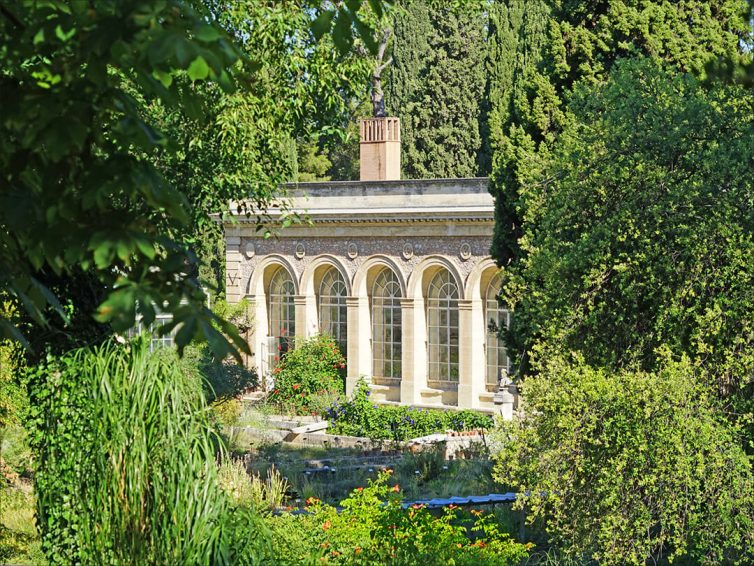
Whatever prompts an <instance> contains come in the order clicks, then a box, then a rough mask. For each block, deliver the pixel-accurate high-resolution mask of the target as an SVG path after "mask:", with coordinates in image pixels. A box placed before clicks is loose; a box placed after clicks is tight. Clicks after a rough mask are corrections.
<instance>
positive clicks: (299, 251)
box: [293, 242, 306, 259]
mask: <svg viewBox="0 0 754 566" xmlns="http://www.w3.org/2000/svg"><path fill="white" fill-rule="evenodd" d="M293 255H295V256H296V259H303V258H304V256H305V255H306V247H305V246H304V244H303V242H299V243H298V244H296V251H295V252H294V254H293Z"/></svg>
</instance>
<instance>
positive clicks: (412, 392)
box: [401, 299, 427, 405]
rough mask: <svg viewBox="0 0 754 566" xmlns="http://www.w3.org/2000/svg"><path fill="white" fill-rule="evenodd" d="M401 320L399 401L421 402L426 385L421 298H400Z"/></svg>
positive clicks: (423, 321)
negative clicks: (401, 352)
mask: <svg viewBox="0 0 754 566" xmlns="http://www.w3.org/2000/svg"><path fill="white" fill-rule="evenodd" d="M401 318H402V321H403V344H402V348H403V359H402V370H403V371H402V375H401V403H403V404H408V405H416V404H418V403H420V402H421V391H422V389H426V387H427V325H426V322H425V320H424V300H423V299H401Z"/></svg>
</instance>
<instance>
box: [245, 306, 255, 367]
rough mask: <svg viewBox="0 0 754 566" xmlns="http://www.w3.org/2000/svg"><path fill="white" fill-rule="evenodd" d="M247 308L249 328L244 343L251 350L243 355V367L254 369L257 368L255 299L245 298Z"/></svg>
mask: <svg viewBox="0 0 754 566" xmlns="http://www.w3.org/2000/svg"><path fill="white" fill-rule="evenodd" d="M246 302H247V307H246V314H247V316H248V317H249V320H250V321H251V328H249V332H248V334H247V336H246V342H247V343H248V344H249V350H251V354H250V355H248V356H247V355H244V365H245V366H246V367H247V368H254V369H256V367H257V365H256V364H257V356H256V353H257V352H258V350H257V342H256V340H257V326H256V322H257V304H256V303H257V301H256V298H254V297H253V296H247V297H246Z"/></svg>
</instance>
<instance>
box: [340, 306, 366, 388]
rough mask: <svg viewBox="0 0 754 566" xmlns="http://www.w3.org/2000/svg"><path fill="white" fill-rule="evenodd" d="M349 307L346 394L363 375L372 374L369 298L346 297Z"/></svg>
mask: <svg viewBox="0 0 754 566" xmlns="http://www.w3.org/2000/svg"><path fill="white" fill-rule="evenodd" d="M346 307H347V308H348V352H347V354H346V359H347V362H348V375H347V377H346V394H347V395H350V394H351V393H352V392H353V389H354V387H355V386H356V382H358V381H359V378H360V377H361V376H364V377H366V378H367V379H368V378H369V377H371V374H372V348H371V335H372V329H371V328H370V325H369V299H368V298H367V297H346Z"/></svg>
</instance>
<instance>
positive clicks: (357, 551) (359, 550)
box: [353, 546, 361, 555]
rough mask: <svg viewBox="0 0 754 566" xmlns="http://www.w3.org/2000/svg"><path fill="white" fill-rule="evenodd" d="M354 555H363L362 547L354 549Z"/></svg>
mask: <svg viewBox="0 0 754 566" xmlns="http://www.w3.org/2000/svg"><path fill="white" fill-rule="evenodd" d="M353 553H354V554H356V555H359V554H361V547H360V546H357V547H356V548H354V549H353Z"/></svg>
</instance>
